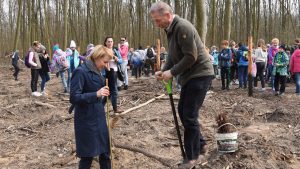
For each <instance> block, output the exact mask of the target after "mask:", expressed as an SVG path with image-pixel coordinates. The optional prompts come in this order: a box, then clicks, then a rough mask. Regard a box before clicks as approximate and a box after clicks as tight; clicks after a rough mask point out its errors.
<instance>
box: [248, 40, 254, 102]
mask: <svg viewBox="0 0 300 169" xmlns="http://www.w3.org/2000/svg"><path fill="white" fill-rule="evenodd" d="M248 47H249V52H248V96H250V97H251V96H253V83H252V82H253V76H252V64H253V61H252V36H249V37H248Z"/></svg>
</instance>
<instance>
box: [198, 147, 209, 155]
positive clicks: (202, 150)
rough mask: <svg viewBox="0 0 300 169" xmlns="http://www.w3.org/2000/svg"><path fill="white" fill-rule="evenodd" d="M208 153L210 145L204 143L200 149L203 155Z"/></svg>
mask: <svg viewBox="0 0 300 169" xmlns="http://www.w3.org/2000/svg"><path fill="white" fill-rule="evenodd" d="M207 153H208V145H203V146H202V149H201V151H200V154H201V155H206V154H207Z"/></svg>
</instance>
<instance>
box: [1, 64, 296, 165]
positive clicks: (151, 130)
mask: <svg viewBox="0 0 300 169" xmlns="http://www.w3.org/2000/svg"><path fill="white" fill-rule="evenodd" d="M0 65H1V66H0V69H1V70H0V72H1V73H0V105H1V109H0V168H1V169H10V168H11V169H15V168H22V169H23V168H24V169H25V168H26V169H29V168H30V169H48V168H51V169H52V168H77V165H78V161H79V159H78V158H76V157H75V155H76V154H75V140H74V126H73V125H74V124H73V114H71V115H70V114H68V112H67V110H68V107H69V105H70V104H69V96H68V95H65V94H63V93H62V91H63V90H62V85H61V82H60V79H59V78H56V77H55V76H51V78H52V79H51V81H50V82H49V83H48V85H47V92H48V94H49V95H48V96H47V97H39V98H35V97H32V96H31V95H30V94H31V92H30V87H29V86H30V70H29V69H27V68H25V67H24V66H22V70H21V72H20V78H19V81H15V80H13V78H12V69H11V66H10V63H9V61H1V64H0ZM213 83H214V87H215V88H214V93H212V94H209V95H207V97H206V99H205V102H204V105H203V107H202V108H201V110H200V118H199V120H200V122H201V124H202V126H201V127H202V129H201V130H202V132H203V135H204V136H205V138H206V140H207V143H208V145H209V153H208V155H207V156H206V162H205V163H203V164H201V165H199V166H197V168H202V169H231V168H235V169H246V168H247V169H277V168H278V169H279V168H280V169H299V168H300V146H299V145H300V124H299V121H300V108H299V107H300V98H299V97H297V96H295V95H294V85H293V84H288V86H289V87H288V88H287V94H286V95H285V96H283V97H275V96H273V95H272V93H271V91H266V92H264V93H259V92H255V93H254V97H248V96H247V91H246V90H237V89H235V90H230V91H221V90H220V82H219V81H218V80H214V82H213ZM233 87H237V86H233ZM163 93H164V90H163V86H162V85H161V84H160V83H158V82H157V81H156V80H155V79H154V78H153V77H150V78H141V79H138V80H136V79H134V78H130V87H129V90H127V91H121V92H120V97H119V101H120V105H121V107H122V108H123V109H125V110H126V109H129V108H131V107H134V106H137V105H139V104H142V103H144V102H146V101H148V100H150V99H152V98H154V97H157V96H159V95H161V94H163ZM174 97H175V104H177V102H178V99H176V98H178V96H176V95H175V96H174ZM44 103H46V104H44ZM225 111H227V112H228V113H229V118H230V122H231V123H233V124H234V125H235V126H236V127H237V129H238V133H239V137H238V143H239V150H238V151H237V152H235V153H233V154H225V155H220V154H218V153H217V145H216V140H215V133H216V126H217V125H216V122H215V116H216V115H217V113H222V112H225ZM112 138H113V142H114V144H115V147H114V149H113V154H114V164H115V168H116V169H164V168H170V167H168V165H175V164H176V163H178V162H179V161H180V160H181V155H180V149H179V146H178V140H177V139H176V131H175V128H174V123H173V118H172V113H171V107H170V103H169V100H168V97H167V96H164V97H163V98H161V99H157V100H155V101H154V102H152V103H150V104H147V105H146V106H144V107H142V108H140V109H137V110H135V111H132V112H129V113H127V114H125V115H123V116H120V117H119V120H118V121H117V123H116V125H115V127H114V128H113V136H112ZM124 146H125V147H126V146H127V147H128V146H129V147H133V148H138V149H141V150H144V151H145V152H148V153H150V154H155V155H156V156H158V157H161V161H163V162H164V163H162V162H161V161H157V160H155V159H153V158H149V157H147V156H145V155H143V154H141V153H137V152H134V151H130V150H127V149H124ZM122 147H123V148H122ZM93 168H99V166H98V165H97V163H96V162H95V163H94V164H93Z"/></svg>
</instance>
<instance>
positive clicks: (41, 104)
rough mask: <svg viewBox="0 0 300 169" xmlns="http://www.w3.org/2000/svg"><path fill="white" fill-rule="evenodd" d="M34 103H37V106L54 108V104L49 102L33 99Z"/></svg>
mask: <svg viewBox="0 0 300 169" xmlns="http://www.w3.org/2000/svg"><path fill="white" fill-rule="evenodd" d="M34 104H37V105H39V106H46V107H49V108H55V106H54V105H52V104H49V103H42V102H39V101H35V102H34Z"/></svg>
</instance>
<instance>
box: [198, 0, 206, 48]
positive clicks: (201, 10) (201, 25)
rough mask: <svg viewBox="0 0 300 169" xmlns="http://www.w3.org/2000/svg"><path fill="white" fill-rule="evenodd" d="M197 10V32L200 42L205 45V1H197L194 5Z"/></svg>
mask: <svg viewBox="0 0 300 169" xmlns="http://www.w3.org/2000/svg"><path fill="white" fill-rule="evenodd" d="M196 9H197V31H198V33H199V35H200V37H201V40H202V41H203V43H204V44H205V42H206V33H207V25H206V20H207V16H206V10H205V0H198V1H197V3H196Z"/></svg>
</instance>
